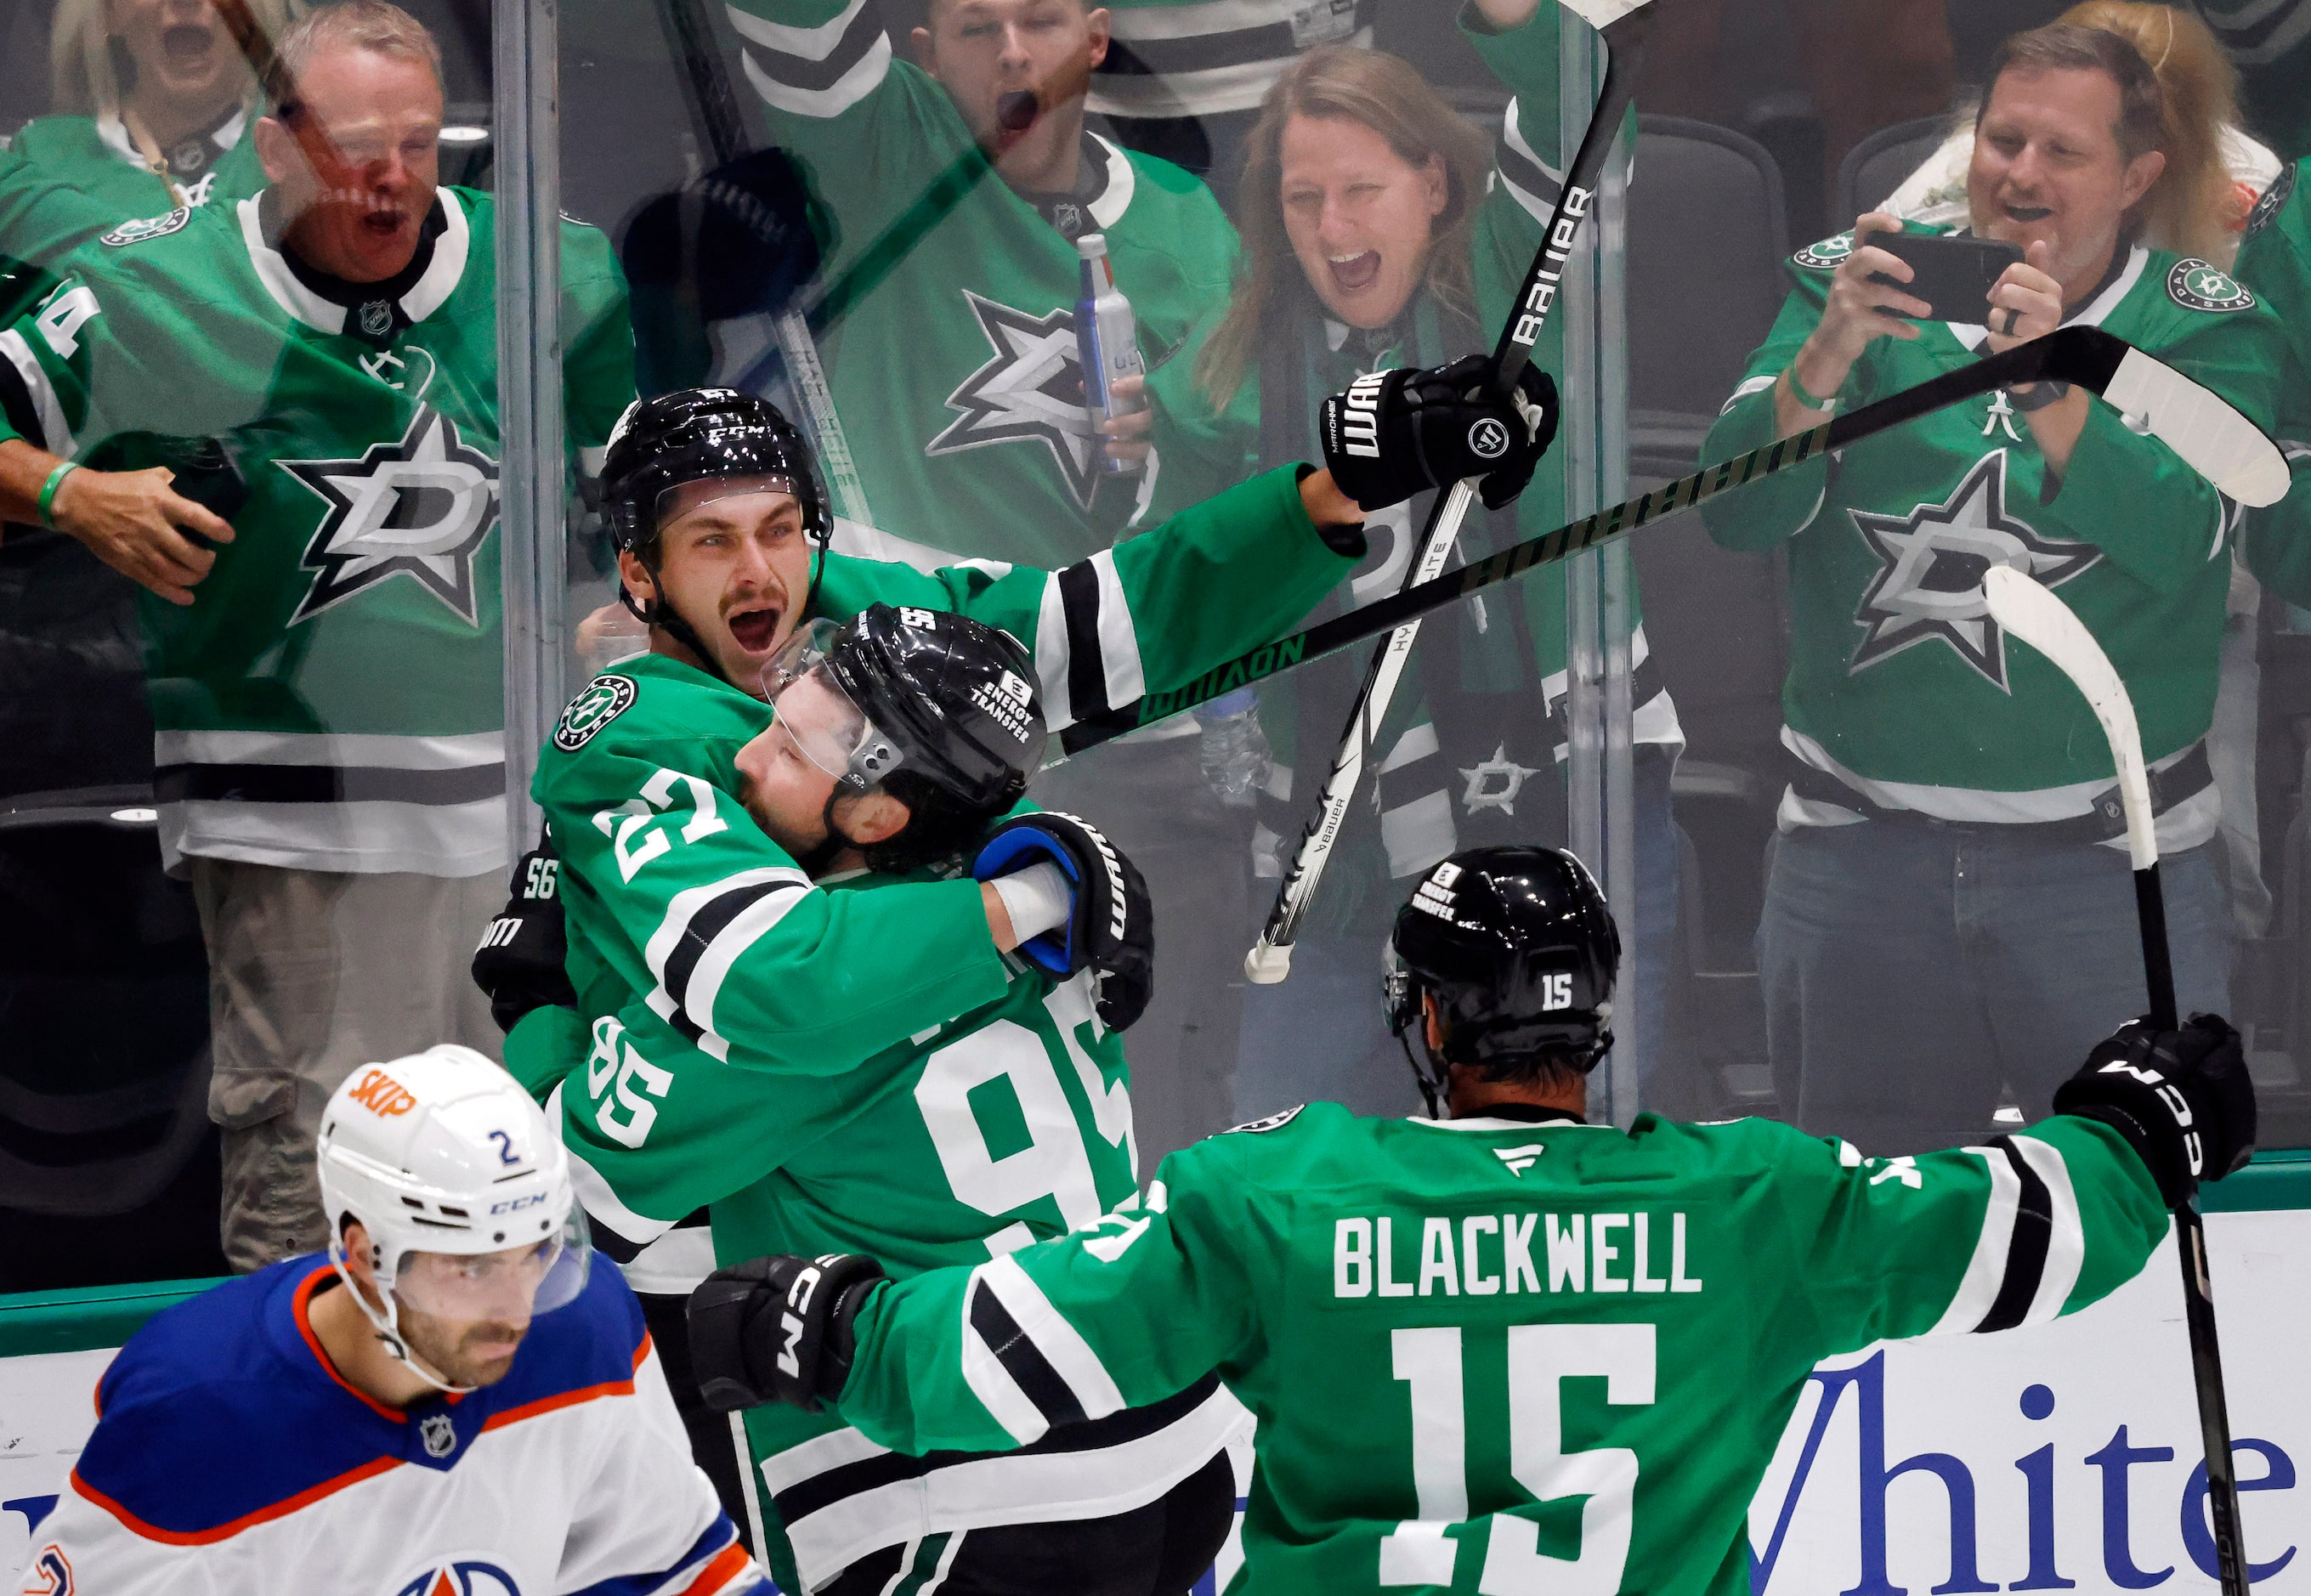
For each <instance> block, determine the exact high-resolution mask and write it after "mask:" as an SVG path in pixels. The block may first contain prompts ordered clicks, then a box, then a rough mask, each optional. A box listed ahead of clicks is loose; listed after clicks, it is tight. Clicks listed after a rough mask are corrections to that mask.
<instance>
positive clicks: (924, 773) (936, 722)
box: [763, 604, 1046, 868]
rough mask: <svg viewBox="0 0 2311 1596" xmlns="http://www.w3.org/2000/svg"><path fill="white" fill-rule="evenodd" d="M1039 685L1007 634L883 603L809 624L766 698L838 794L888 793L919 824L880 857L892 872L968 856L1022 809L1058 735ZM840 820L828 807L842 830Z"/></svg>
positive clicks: (781, 656) (773, 670)
mask: <svg viewBox="0 0 2311 1596" xmlns="http://www.w3.org/2000/svg"><path fill="white" fill-rule="evenodd" d="M1034 680H1035V677H1034V663H1033V660H1032V659H1031V658H1029V656H1028V653H1027V650H1026V649H1025V647H1023V646H1022V645H1021V644H1020V642H1019V641H1018V640H1017V639H1016V638H1015V637H1013V636H1012V635H1011V634H1010V633H1009V632H1002V631H999V630H998V629H996V628H995V627H992V626H988V625H985V624H981V623H980V622H978V621H974V620H972V619H971V618H970V617H969V616H967V615H953V614H949V613H947V612H944V611H939V610H929V609H917V608H913V607H905V608H894V607H893V606H890V605H887V604H877V605H873V606H869V607H868V608H867V609H865V610H862V611H861V612H859V614H858V615H854V616H852V617H851V618H850V620H848V621H846V622H844V623H843V624H841V625H840V626H838V625H836V624H834V623H833V622H832V621H828V620H824V619H818V620H813V621H808V622H806V623H804V624H803V625H802V626H801V627H799V628H798V629H797V631H796V632H795V634H794V636H793V637H791V638H789V640H788V641H787V643H786V645H785V647H783V648H781V650H779V652H778V653H777V654H776V655H775V656H774V657H773V658H772V660H771V662H770V664H769V665H768V666H766V667H763V696H764V697H766V698H768V699H769V700H770V701H771V702H772V705H773V706H774V707H775V708H776V709H777V711H778V712H779V717H780V719H781V720H782V721H784V722H785V723H786V724H787V727H788V730H789V735H791V736H792V737H794V739H795V741H796V743H797V745H798V746H799V747H801V749H802V751H803V753H804V754H806V755H807V757H808V758H809V759H810V760H811V761H812V762H813V763H815V764H817V765H818V766H819V767H820V768H821V769H822V770H824V771H826V772H828V773H829V774H831V775H833V777H834V778H835V781H836V783H837V795H838V796H839V795H840V793H841V792H842V791H843V790H846V789H847V790H849V791H851V792H866V791H869V790H872V789H876V788H878V787H879V788H881V789H883V790H885V791H886V792H888V793H890V794H891V795H892V796H893V797H894V798H899V799H900V800H901V801H903V802H904V803H905V804H906V805H907V807H908V808H909V809H910V810H911V812H912V814H913V818H912V820H911V821H910V822H909V824H908V825H907V828H906V830H905V831H903V832H902V833H900V834H899V835H898V836H897V837H895V838H893V839H891V840H890V841H889V842H884V843H878V844H876V846H875V848H874V849H870V850H868V859H869V862H870V863H872V864H874V865H875V866H876V868H910V867H911V866H913V865H916V864H920V863H924V862H926V861H928V860H929V859H937V858H941V857H944V856H945V855H946V854H949V853H953V852H955V851H956V850H960V849H962V848H964V847H965V846H967V845H968V844H969V843H970V842H972V841H975V840H976V838H977V837H978V835H979V833H981V831H982V830H984V829H985V827H986V825H987V824H988V822H989V821H990V820H992V819H994V818H995V817H996V816H998V815H1001V814H1003V813H1004V812H1005V811H1007V810H1008V809H1009V808H1010V807H1012V805H1014V804H1016V803H1017V802H1018V801H1019V798H1020V795H1021V794H1022V793H1024V792H1025V791H1026V789H1027V781H1028V778H1029V777H1030V776H1031V775H1033V772H1034V770H1035V767H1036V766H1037V765H1038V764H1039V763H1041V762H1042V754H1043V744H1044V739H1045V737H1046V728H1045V727H1044V723H1043V711H1042V705H1041V704H1040V703H1039V702H1037V700H1036V695H1035V687H1034ZM806 681H807V683H808V684H809V685H808V686H807V687H805V686H802V685H801V684H804V683H805V682H806ZM832 810H833V799H832V798H830V799H829V815H830V824H829V829H830V832H832V829H833V828H832V820H831V816H832ZM877 850H879V852H878V851H877Z"/></svg>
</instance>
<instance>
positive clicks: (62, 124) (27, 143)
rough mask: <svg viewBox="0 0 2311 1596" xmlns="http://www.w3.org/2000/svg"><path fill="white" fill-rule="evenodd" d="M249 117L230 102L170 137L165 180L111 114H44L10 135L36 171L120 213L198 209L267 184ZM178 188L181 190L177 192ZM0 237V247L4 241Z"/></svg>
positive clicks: (120, 215) (164, 154)
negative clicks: (192, 129) (218, 114)
mask: <svg viewBox="0 0 2311 1596" xmlns="http://www.w3.org/2000/svg"><path fill="white" fill-rule="evenodd" d="M250 120H251V119H250V118H249V113H248V112H247V111H245V110H241V109H235V110H234V111H233V112H232V114H231V115H230V116H228V117H226V118H224V119H223V120H222V121H221V122H219V123H218V124H217V125H216V126H214V127H211V128H209V129H208V130H206V131H205V132H203V133H196V134H191V135H187V136H186V137H184V138H180V139H178V140H176V141H175V142H174V143H173V144H170V145H169V146H167V147H166V148H165V149H163V150H162V151H161V159H162V160H163V161H166V162H167V163H168V167H169V178H168V180H167V181H163V180H162V179H161V178H160V177H159V176H158V175H157V174H156V173H154V171H153V169H152V168H151V167H149V166H147V165H145V164H144V155H143V154H142V153H140V152H139V151H138V150H137V148H136V145H135V141H134V140H133V139H131V138H130V137H129V135H128V130H127V129H126V127H124V126H122V125H121V123H120V122H119V120H118V118H110V117H105V118H98V117H66V116H57V117H42V118H39V119H38V120H37V121H33V122H29V123H27V124H25V126H24V127H23V128H22V131H20V132H19V133H18V134H17V135H16V136H15V137H14V138H13V139H12V140H10V141H9V147H10V148H11V149H13V150H14V151H15V152H16V153H18V154H19V155H21V156H22V157H23V159H24V163H25V167H26V169H27V170H28V171H29V172H30V173H31V174H33V175H36V176H40V177H47V178H53V179H58V180H60V181H63V182H67V183H70V184H71V185H72V186H73V187H74V188H77V189H79V190H80V191H81V192H82V193H83V194H84V195H86V196H88V198H89V199H90V200H91V201H92V202H93V203H95V204H97V205H101V206H103V207H104V208H105V209H106V210H108V211H110V212H111V213H112V214H113V215H114V216H115V217H116V218H117V219H118V220H120V221H124V222H125V221H126V220H128V219H129V218H130V217H132V216H157V215H160V214H163V213H165V212H168V211H170V210H174V209H176V208H177V207H178V206H179V205H180V204H182V205H191V206H193V207H195V208H196V209H197V208H198V207H200V206H203V205H208V204H209V203H211V202H212V201H222V202H223V203H225V204H227V205H231V204H232V203H234V202H237V201H240V200H243V199H246V198H248V197H249V196H250V195H252V194H255V193H256V192H257V190H258V189H260V188H264V187H265V168H264V167H263V166H262V165H261V164H259V162H258V161H257V141H256V140H255V139H254V138H251V137H249V126H250ZM180 196H181V197H180ZM6 247H7V246H6V240H4V238H0V249H4V248H6Z"/></svg>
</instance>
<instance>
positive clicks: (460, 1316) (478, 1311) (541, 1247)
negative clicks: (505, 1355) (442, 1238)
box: [393, 1208, 594, 1323]
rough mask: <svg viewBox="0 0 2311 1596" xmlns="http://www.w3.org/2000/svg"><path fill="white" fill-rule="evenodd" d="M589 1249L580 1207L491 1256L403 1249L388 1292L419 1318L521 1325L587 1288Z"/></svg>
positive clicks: (590, 1262) (591, 1255) (590, 1261)
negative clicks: (546, 1232)
mask: <svg viewBox="0 0 2311 1596" xmlns="http://www.w3.org/2000/svg"><path fill="white" fill-rule="evenodd" d="M593 1263H594V1249H593V1244H592V1243H591V1242H590V1241H589V1238H588V1235H587V1231H586V1226H585V1223H584V1221H583V1219H582V1218H581V1217H580V1214H579V1212H578V1210H577V1209H576V1208H571V1213H570V1217H568V1218H566V1219H564V1220H563V1221H562V1225H561V1227H560V1228H559V1229H558V1230H556V1231H555V1232H554V1234H552V1235H550V1236H545V1237H541V1238H540V1239H539V1240H537V1241H535V1242H532V1243H528V1244H527V1245H524V1246H519V1247H508V1248H505V1249H504V1250H502V1251H501V1252H465V1253H460V1252H406V1253H404V1254H403V1255H402V1258H401V1266H400V1268H399V1269H397V1270H396V1271H395V1273H394V1277H393V1294H394V1295H396V1296H397V1297H399V1298H400V1299H401V1300H402V1302H403V1303H405V1304H407V1305H408V1306H409V1307H411V1308H414V1309H415V1310H416V1311H417V1312H418V1313H423V1314H426V1315H428V1316H429V1317H432V1318H434V1319H447V1320H454V1321H460V1322H466V1323H478V1322H482V1321H511V1322H515V1323H519V1322H522V1321H527V1320H529V1319H532V1318H534V1317H536V1315H538V1314H540V1313H553V1312H554V1309H556V1308H561V1307H566V1306H568V1305H569V1304H571V1303H572V1302H574V1301H575V1300H577V1296H578V1294H579V1293H580V1292H581V1291H583V1290H585V1289H586V1279H587V1277H588V1275H589V1273H591V1271H592V1269H593Z"/></svg>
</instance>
